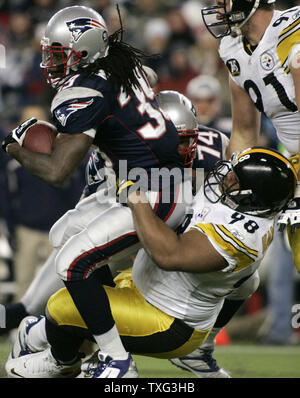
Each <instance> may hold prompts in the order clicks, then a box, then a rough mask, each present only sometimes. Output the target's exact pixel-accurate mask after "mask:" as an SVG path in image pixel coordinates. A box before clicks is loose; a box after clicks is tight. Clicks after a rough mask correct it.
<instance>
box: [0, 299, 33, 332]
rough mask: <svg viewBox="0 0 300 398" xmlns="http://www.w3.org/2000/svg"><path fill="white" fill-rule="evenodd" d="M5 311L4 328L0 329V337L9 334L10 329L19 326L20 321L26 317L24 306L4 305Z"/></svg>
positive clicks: (19, 304)
mask: <svg viewBox="0 0 300 398" xmlns="http://www.w3.org/2000/svg"><path fill="white" fill-rule="evenodd" d="M3 307H4V309H5V326H6V327H5V328H0V335H2V334H5V333H7V332H9V331H10V330H11V329H15V328H17V327H18V326H19V324H20V322H21V321H22V319H24V318H25V317H26V316H28V315H29V314H28V312H27V311H26V309H25V307H24V304H22V303H15V304H4V305H3Z"/></svg>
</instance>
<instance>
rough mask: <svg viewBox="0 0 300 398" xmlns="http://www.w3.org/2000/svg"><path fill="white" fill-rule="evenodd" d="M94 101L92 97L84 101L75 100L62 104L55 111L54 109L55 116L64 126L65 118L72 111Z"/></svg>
mask: <svg viewBox="0 0 300 398" xmlns="http://www.w3.org/2000/svg"><path fill="white" fill-rule="evenodd" d="M93 102H94V100H93V99H91V100H89V101H85V102H76V103H75V104H69V105H66V106H63V107H61V108H59V109H58V110H57V111H54V113H55V116H56V118H57V120H59V122H60V123H61V125H62V126H65V125H66V123H67V120H68V118H69V116H70V115H72V113H74V112H76V111H78V110H80V109H84V108H87V107H88V106H89V105H91V104H92V103H93Z"/></svg>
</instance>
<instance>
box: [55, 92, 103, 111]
mask: <svg viewBox="0 0 300 398" xmlns="http://www.w3.org/2000/svg"><path fill="white" fill-rule="evenodd" d="M87 97H103V94H102V93H101V92H100V91H99V90H94V89H92V88H87V87H69V88H66V89H65V90H62V91H59V92H58V93H57V94H56V96H55V97H54V98H53V100H52V104H51V112H53V111H54V109H56V108H57V107H58V106H60V105H61V104H63V103H64V102H67V101H72V100H73V101H74V100H76V99H79V98H80V99H82V98H87Z"/></svg>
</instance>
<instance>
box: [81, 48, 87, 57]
mask: <svg viewBox="0 0 300 398" xmlns="http://www.w3.org/2000/svg"><path fill="white" fill-rule="evenodd" d="M81 55H82V58H86V57H87V56H88V52H87V51H86V50H83V51H81Z"/></svg>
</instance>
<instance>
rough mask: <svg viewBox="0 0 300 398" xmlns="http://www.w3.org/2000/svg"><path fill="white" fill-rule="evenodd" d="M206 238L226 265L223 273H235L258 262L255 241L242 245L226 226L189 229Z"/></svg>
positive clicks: (204, 225) (209, 224) (258, 253)
mask: <svg viewBox="0 0 300 398" xmlns="http://www.w3.org/2000/svg"><path fill="white" fill-rule="evenodd" d="M190 229H191V230H193V229H194V230H197V231H200V232H202V233H203V234H205V235H206V236H207V238H208V239H209V241H210V243H211V244H212V245H213V247H214V248H215V250H216V251H217V252H218V253H220V254H221V256H222V257H223V258H225V260H226V261H227V263H228V266H227V267H226V268H224V269H223V270H222V271H223V272H232V271H233V272H236V271H240V270H241V269H244V268H246V267H248V266H250V265H252V264H253V263H254V262H255V261H257V260H259V258H260V252H259V251H258V250H257V244H256V245H255V243H254V242H255V240H253V239H251V240H250V241H249V242H247V244H246V243H244V242H242V240H241V239H239V238H238V237H237V236H235V235H234V234H233V233H232V232H231V231H230V230H229V228H228V227H227V226H224V225H222V224H213V223H198V224H195V225H193V226H191V227H190Z"/></svg>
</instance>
